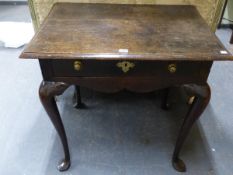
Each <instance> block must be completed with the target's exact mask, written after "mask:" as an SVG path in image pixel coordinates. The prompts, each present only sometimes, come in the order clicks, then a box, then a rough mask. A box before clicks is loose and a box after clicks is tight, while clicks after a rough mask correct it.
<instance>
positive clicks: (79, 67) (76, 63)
mask: <svg viewBox="0 0 233 175" xmlns="http://www.w3.org/2000/svg"><path fill="white" fill-rule="evenodd" d="M74 69H75V70H77V71H80V70H81V69H82V63H81V61H75V62H74Z"/></svg>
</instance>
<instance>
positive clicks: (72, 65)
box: [52, 60, 212, 79]
mask: <svg viewBox="0 0 233 175" xmlns="http://www.w3.org/2000/svg"><path fill="white" fill-rule="evenodd" d="M211 65H212V62H198V61H194V62H191V61H100V60H84V61H80V60H53V61H52V69H53V74H54V76H55V77H75V76H78V77H111V76H160V77H161V76H166V77H167V76H169V77H176V76H177V75H178V76H182V77H189V76H195V77H198V76H200V77H203V78H205V79H206V78H207V77H208V74H209V70H210V68H211Z"/></svg>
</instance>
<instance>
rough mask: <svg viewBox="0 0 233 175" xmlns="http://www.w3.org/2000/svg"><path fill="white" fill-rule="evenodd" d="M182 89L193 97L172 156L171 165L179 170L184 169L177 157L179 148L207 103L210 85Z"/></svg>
mask: <svg viewBox="0 0 233 175" xmlns="http://www.w3.org/2000/svg"><path fill="white" fill-rule="evenodd" d="M184 89H185V91H186V92H187V93H189V94H191V95H194V96H195V99H194V101H193V103H192V105H191V106H190V108H189V111H188V113H187V115H186V117H185V119H184V122H183V124H182V126H181V129H180V132H179V135H178V138H177V141H176V146H175V150H174V153H173V157H172V165H173V167H174V168H175V169H176V170H177V171H180V172H185V171H186V167H185V164H184V162H183V161H182V160H181V159H180V158H179V153H180V150H181V148H182V146H183V143H184V141H185V139H186V137H187V135H188V133H189V131H190V129H191V127H192V126H193V124H194V123H195V121H196V120H197V119H198V118H199V117H200V115H201V114H202V112H203V111H204V110H205V108H206V106H207V105H208V103H209V100H210V95H211V91H210V87H209V85H208V84H206V85H205V86H198V85H184Z"/></svg>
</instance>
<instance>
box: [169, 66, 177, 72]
mask: <svg viewBox="0 0 233 175" xmlns="http://www.w3.org/2000/svg"><path fill="white" fill-rule="evenodd" d="M168 70H169V72H170V73H175V72H176V64H169V65H168Z"/></svg>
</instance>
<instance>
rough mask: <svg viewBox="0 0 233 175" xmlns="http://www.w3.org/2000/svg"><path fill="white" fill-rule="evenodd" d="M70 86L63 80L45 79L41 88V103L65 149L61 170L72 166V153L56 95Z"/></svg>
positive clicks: (59, 166) (59, 167)
mask: <svg viewBox="0 0 233 175" xmlns="http://www.w3.org/2000/svg"><path fill="white" fill-rule="evenodd" d="M68 87H69V85H68V84H66V83H62V82H46V81H43V82H42V83H41V85H40V89H39V96H40V100H41V103H42V105H43V106H44V108H45V110H46V112H47V114H48V116H49V118H50V120H51V121H52V123H53V125H54V127H55V129H56V130H57V132H58V135H59V137H60V139H61V142H62V145H63V149H64V154H65V158H64V159H63V160H62V161H61V162H60V163H59V165H58V169H59V171H65V170H67V169H68V168H69V167H70V154H69V148H68V143H67V138H66V133H65V129H64V126H63V123H62V120H61V117H60V114H59V111H58V108H57V104H56V102H55V99H54V96H57V95H61V94H62V93H63V92H64V91H65V90H66V89H67V88H68Z"/></svg>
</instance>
